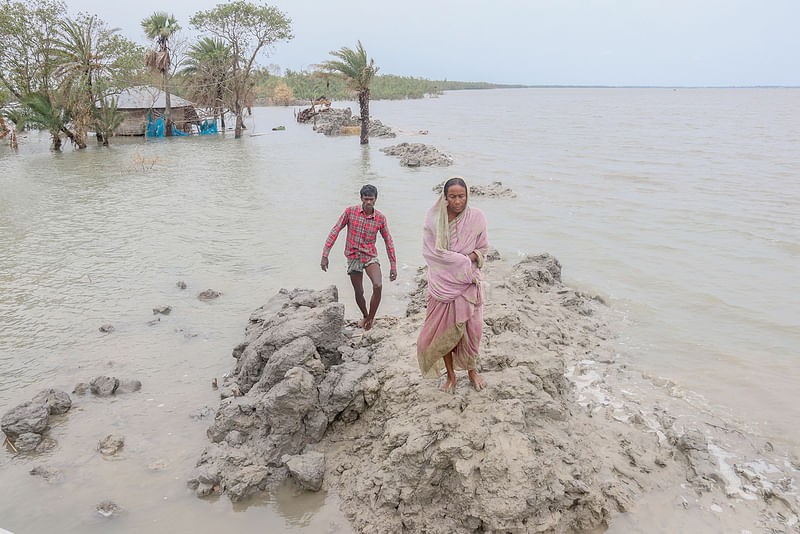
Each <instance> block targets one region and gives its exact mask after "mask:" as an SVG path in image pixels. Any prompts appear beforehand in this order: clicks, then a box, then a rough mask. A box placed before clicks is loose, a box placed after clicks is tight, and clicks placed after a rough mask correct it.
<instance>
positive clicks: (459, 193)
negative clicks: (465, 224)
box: [445, 184, 467, 214]
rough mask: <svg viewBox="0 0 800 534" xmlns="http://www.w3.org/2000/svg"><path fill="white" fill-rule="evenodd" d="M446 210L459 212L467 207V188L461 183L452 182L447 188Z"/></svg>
mask: <svg viewBox="0 0 800 534" xmlns="http://www.w3.org/2000/svg"><path fill="white" fill-rule="evenodd" d="M445 199H447V209H448V211H450V212H452V213H455V214H459V213H461V212H462V211H464V208H466V207H467V189H466V188H465V187H464V186H463V185H458V184H453V185H451V186H450V187H448V188H447V194H446V195H445Z"/></svg>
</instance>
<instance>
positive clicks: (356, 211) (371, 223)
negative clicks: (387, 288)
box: [322, 204, 397, 269]
mask: <svg viewBox="0 0 800 534" xmlns="http://www.w3.org/2000/svg"><path fill="white" fill-rule="evenodd" d="M345 226H347V241H346V242H345V246H344V255H345V257H346V258H350V259H356V258H358V259H359V260H360V261H361V262H364V263H366V262H368V261H369V260H371V259H372V258H376V257H377V256H378V250H377V249H376V248H375V240H376V239H377V237H378V232H380V233H381V236H383V240H384V241H385V242H386V255H387V256H389V263H390V265H391V268H392V269H397V260H396V259H395V257H394V243H392V236H391V235H390V234H389V226H388V225H387V224H386V217H385V216H384V215H383V213H381V212H379V211H378V210H376V209H373V212H372V215H367V214H365V213H364V208H363V207H362V206H361V205H360V204H359V205H357V206H350V207H349V208H347V209H346V210H344V213H342V216H341V217H339V220H338V221H336V224H334V225H333V228H332V229H331V233H330V234H329V235H328V239H326V240H325V248H323V249H322V257H323V258H327V257H328V253H329V252H330V251H331V247H333V244H334V243H336V238H337V237H339V232H341V231H342V228H344V227H345Z"/></svg>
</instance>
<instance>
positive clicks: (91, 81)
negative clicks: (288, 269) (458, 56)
mask: <svg viewBox="0 0 800 534" xmlns="http://www.w3.org/2000/svg"><path fill="white" fill-rule="evenodd" d="M188 23H189V25H190V26H191V27H193V28H194V29H196V30H198V31H199V32H200V36H199V37H198V39H197V41H195V42H193V43H190V42H187V40H186V39H185V38H183V37H182V36H181V35H180V29H181V24H182V21H178V20H177V19H176V18H175V17H174V16H173V15H171V14H168V13H166V12H155V13H152V14H151V15H149V16H146V17H144V18H143V19H142V21H141V25H142V29H143V31H144V34H145V35H146V36H147V38H148V39H149V41H150V44H151V46H150V48H149V49H145V48H144V47H142V46H139V45H137V44H136V43H134V42H132V41H130V40H129V39H127V38H126V37H123V36H122V35H120V34H119V32H118V30H117V29H114V28H110V27H109V26H108V25H107V24H106V22H104V21H103V20H102V19H100V18H99V17H97V16H95V15H89V14H85V13H81V14H78V15H76V16H73V15H71V14H70V13H69V12H68V9H67V5H66V3H65V2H64V1H62V0H0V43H2V45H0V116H2V118H3V122H2V127H0V139H2V140H3V142H4V143H5V142H6V141H8V142H9V144H10V145H11V146H12V147H15V146H16V135H15V133H16V132H17V131H21V130H24V129H26V128H33V129H39V130H42V131H47V132H49V133H50V136H51V138H52V147H53V148H54V149H55V150H59V149H60V148H61V146H62V143H63V140H64V139H67V140H68V141H69V142H71V143H72V144H73V145H74V146H75V147H77V148H85V147H86V146H87V142H88V138H89V134H90V133H91V132H94V133H95V137H96V139H97V142H98V144H102V145H104V146H107V145H108V140H109V138H110V137H112V136H113V135H115V132H116V131H117V130H118V129H119V128H120V126H121V125H122V124H123V122H124V121H125V119H126V116H127V115H126V112H125V111H124V110H122V109H120V106H119V105H118V104H119V101H118V100H117V97H118V96H119V95H121V94H123V93H125V92H127V91H128V90H130V89H132V88H134V87H136V86H154V87H158V88H159V89H161V90H162V91H163V97H164V103H163V104H162V106H163V107H160V108H156V107H155V106H153V105H151V107H152V109H149V110H147V111H148V121H149V120H150V117H149V116H150V115H152V119H153V120H154V121H155V120H162V119H163V129H162V130H160V131H161V132H163V133H159V134H157V135H167V136H168V135H171V134H173V132H175V127H174V126H173V123H174V122H175V121H178V122H179V124H178V123H176V124H175V126H177V127H178V128H179V129H182V130H183V132H189V131H191V126H192V124H195V123H196V124H198V126H199V125H200V121H203V120H213V123H214V124H215V123H216V122H217V120H218V119H221V123H222V130H223V131H224V130H225V116H226V114H230V115H232V116H233V117H234V118H235V136H236V137H240V136H241V134H242V130H243V128H244V124H243V114H244V112H245V110H249V109H250V108H251V107H252V106H254V105H256V104H275V105H290V104H297V103H299V102H303V103H305V102H311V101H314V100H317V99H319V98H321V97H324V98H326V99H328V100H345V99H351V98H353V97H354V96H355V97H357V98H358V99H359V103H360V107H361V114H362V116H368V114H369V99H407V98H423V97H425V96H426V95H438V94H441V93H442V92H443V91H445V90H448V89H489V88H495V87H520V86H500V85H496V84H488V83H483V82H456V81H448V80H428V79H424V78H416V77H411V76H396V75H392V74H384V75H378V74H377V71H378V67H377V66H375V63H374V61H373V60H372V59H370V60H369V61H367V57H366V52H364V49H363V47H362V46H361V43H360V42H359V43H358V47H357V48H356V49H355V50H351V49H349V48H347V47H343V48H341V49H339V50H337V51H334V52H331V54H332V55H333V56H334V58H336V59H334V60H330V59H329V60H328V61H324V62H323V63H321V64H320V65H317V66H316V67H315V69H316V70H313V71H292V70H290V69H286V70H285V71H283V70H282V69H281V68H280V67H279V66H277V65H270V66H269V67H264V66H259V64H258V60H259V58H262V57H264V56H265V55H266V51H268V50H270V49H271V47H272V46H273V45H275V44H276V43H278V42H280V41H287V40H289V39H292V38H293V35H292V20H291V19H290V18H289V17H288V16H287V15H286V14H284V13H282V12H281V11H279V10H278V9H277V8H275V7H272V6H269V5H267V4H253V3H250V2H247V1H246V0H234V1H230V2H226V3H220V4H218V5H217V6H216V7H215V8H213V9H210V10H207V11H200V12H198V13H196V14H195V15H194V16H192V17H191V18H190V19H189V21H188ZM351 52H352V53H351ZM362 56H363V57H362ZM351 60H352V61H351ZM362 63H363V65H362ZM339 67H341V68H339ZM171 95H176V96H180V97H183V98H186V99H188V100H190V101H192V102H194V103H196V105H197V106H200V107H202V108H205V112H204V113H202V114H200V116H197V115H194V114H193V115H192V117H190V118H184V119H183V122H182V123H181V122H180V119H179V118H176V117H173V116H172V105H171ZM150 111H152V114H151V113H149V112H150ZM131 120H134V119H131ZM365 124H366V123H365ZM122 130H125V131H126V132H127V133H128V134H130V132H128V127H127V125H126V126H124V127H123V128H122ZM142 131H144V128H143V129H142ZM214 131H216V130H214ZM3 132H6V133H3ZM367 133H368V132H367V130H366V129H365V130H364V131H363V132H362V137H361V142H362V143H366V142H367V137H366V135H367ZM177 134H181V135H183V133H181V132H177ZM177 134H176V135H177ZM151 135H152V134H151Z"/></svg>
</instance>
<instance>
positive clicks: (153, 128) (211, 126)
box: [147, 111, 219, 137]
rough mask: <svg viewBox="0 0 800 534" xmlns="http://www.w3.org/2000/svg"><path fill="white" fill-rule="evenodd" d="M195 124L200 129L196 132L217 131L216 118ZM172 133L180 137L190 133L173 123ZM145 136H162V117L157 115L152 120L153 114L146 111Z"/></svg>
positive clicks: (209, 132)
mask: <svg viewBox="0 0 800 534" xmlns="http://www.w3.org/2000/svg"><path fill="white" fill-rule="evenodd" d="M197 126H198V128H199V130H200V131H199V132H198V133H199V134H200V135H214V134H217V133H219V132H218V130H217V121H216V119H209V120H206V121H203V122H201V123H200V124H198V125H197ZM172 135H173V137H181V136H186V135H192V134H191V133H186V132H182V131H180V130H179V129H177V128H175V125H174V124H173V125H172ZM147 137H164V118H163V117H158V118H157V119H155V120H153V115H152V114H151V113H150V112H149V111H148V112H147Z"/></svg>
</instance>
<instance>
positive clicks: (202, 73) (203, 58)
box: [181, 37, 233, 130]
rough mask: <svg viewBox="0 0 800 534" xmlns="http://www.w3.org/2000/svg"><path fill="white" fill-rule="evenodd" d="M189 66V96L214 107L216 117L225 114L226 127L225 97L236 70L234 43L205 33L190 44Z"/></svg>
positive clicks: (186, 72)
mask: <svg viewBox="0 0 800 534" xmlns="http://www.w3.org/2000/svg"><path fill="white" fill-rule="evenodd" d="M185 65H186V67H185V68H184V69H183V70H182V71H181V74H183V75H184V76H186V77H187V78H188V82H189V83H188V84H187V85H188V91H189V96H190V98H191V99H192V100H194V101H195V102H198V103H199V104H201V105H203V106H208V107H211V108H212V109H213V110H214V120H216V119H217V117H222V129H223V130H224V129H225V101H226V97H227V95H228V93H229V92H230V91H229V81H230V77H231V73H232V71H233V54H231V48H230V46H228V45H226V44H225V43H224V42H222V41H221V40H220V39H212V38H210V37H204V38H203V39H201V40H200V41H198V42H197V43H196V44H194V45H192V46H191V48H189V52H188V53H187V54H186V61H185Z"/></svg>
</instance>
